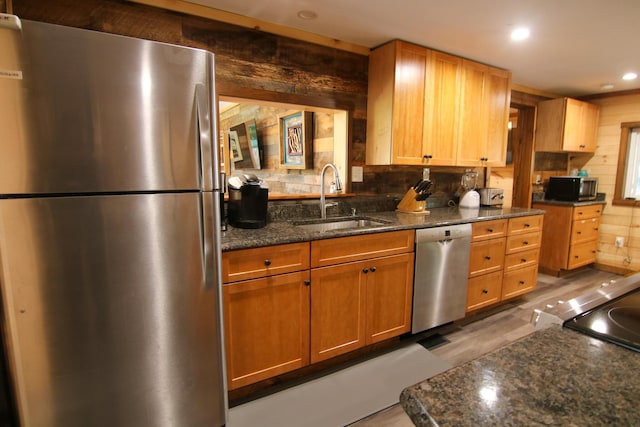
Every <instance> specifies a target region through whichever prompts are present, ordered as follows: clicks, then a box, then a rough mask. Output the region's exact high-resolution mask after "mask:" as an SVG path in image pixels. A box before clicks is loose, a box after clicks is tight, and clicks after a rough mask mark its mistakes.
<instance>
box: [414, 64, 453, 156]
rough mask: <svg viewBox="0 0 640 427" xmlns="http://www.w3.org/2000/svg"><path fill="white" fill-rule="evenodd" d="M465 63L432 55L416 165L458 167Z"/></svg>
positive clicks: (427, 77)
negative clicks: (459, 127)
mask: <svg viewBox="0 0 640 427" xmlns="http://www.w3.org/2000/svg"><path fill="white" fill-rule="evenodd" d="M461 68H462V59H461V58H458V57H456V56H453V55H448V54H446V53H442V52H437V51H430V52H429V55H428V56H427V68H426V74H425V93H424V96H425V102H424V129H423V133H422V150H421V153H420V158H415V159H414V161H415V162H416V164H420V163H421V162H423V161H424V162H423V163H425V164H427V165H431V166H455V165H456V160H457V155H458V153H457V144H456V126H457V124H458V117H457V116H458V90H459V85H460V72H461Z"/></svg>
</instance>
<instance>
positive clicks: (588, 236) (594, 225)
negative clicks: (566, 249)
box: [571, 218, 600, 244]
mask: <svg viewBox="0 0 640 427" xmlns="http://www.w3.org/2000/svg"><path fill="white" fill-rule="evenodd" d="M599 229H600V218H589V219H583V220H579V221H573V227H572V228H571V243H572V244H574V243H582V242H587V241H590V240H598V236H599V235H600V231H599Z"/></svg>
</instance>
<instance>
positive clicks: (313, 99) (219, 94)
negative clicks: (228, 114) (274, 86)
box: [216, 85, 354, 200]
mask: <svg viewBox="0 0 640 427" xmlns="http://www.w3.org/2000/svg"><path fill="white" fill-rule="evenodd" d="M220 98H224V99H223V100H228V99H229V100H240V101H243V102H244V101H252V100H255V101H257V102H264V103H267V104H268V103H275V104H294V105H300V106H309V107H312V108H322V109H328V110H343V111H346V113H347V147H346V153H345V155H346V165H345V168H346V170H347V171H348V172H350V171H351V143H352V142H351V138H352V127H353V111H354V105H353V104H352V103H347V102H340V101H339V100H337V99H331V98H327V97H321V96H312V95H302V94H294V93H284V92H273V91H268V90H262V89H253V88H245V87H240V86H227V85H218V87H217V88H216V105H217V106H218V105H220ZM217 106H216V114H217V117H216V120H217V121H218V123H219V121H220V112H219V111H218V107H217ZM343 181H345V182H343V184H344V189H343V192H342V193H341V194H338V195H332V197H333V196H336V197H341V196H342V197H344V196H353V194H351V173H348V179H346V180H343ZM318 197H320V193H299V194H290V195H289V194H275V195H271V194H269V200H294V199H317V198H318Z"/></svg>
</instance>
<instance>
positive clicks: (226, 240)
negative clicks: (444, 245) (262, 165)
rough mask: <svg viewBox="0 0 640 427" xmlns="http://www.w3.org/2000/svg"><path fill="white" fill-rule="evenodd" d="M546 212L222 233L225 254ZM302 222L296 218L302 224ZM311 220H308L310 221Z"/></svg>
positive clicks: (439, 212)
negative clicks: (318, 229) (321, 229)
mask: <svg viewBox="0 0 640 427" xmlns="http://www.w3.org/2000/svg"><path fill="white" fill-rule="evenodd" d="M542 214H544V210H541V209H528V208H494V207H487V208H485V207H481V208H479V209H463V208H458V207H447V208H433V209H430V210H429V214H428V215H426V214H413V213H403V212H397V211H391V212H373V213H362V214H358V215H357V216H358V217H361V218H362V217H366V218H371V219H377V220H381V221H384V222H385V224H384V225H378V226H372V227H363V228H355V229H343V230H333V231H331V232H324V233H319V232H311V231H306V230H303V229H301V228H299V227H296V226H295V225H293V224H292V222H291V221H276V222H270V223H268V224H267V225H266V227H263V228H258V229H242V228H234V227H231V226H228V228H227V230H226V231H223V232H222V233H221V243H222V250H223V251H229V250H235V249H247V248H254V247H260V246H270V245H278V244H284V243H296V242H305V241H311V240H319V239H329V238H334V237H344V236H355V235H360V234H370V233H381V232H387V231H397V230H409V229H418V228H430V227H439V226H444V225H453V224H463V223H470V222H477V221H488V220H493V219H503V218H512V217H518V216H530V215H542ZM299 219H301V218H292V220H299ZM306 219H308V218H306Z"/></svg>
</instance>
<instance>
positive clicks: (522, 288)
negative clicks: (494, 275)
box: [500, 263, 538, 299]
mask: <svg viewBox="0 0 640 427" xmlns="http://www.w3.org/2000/svg"><path fill="white" fill-rule="evenodd" d="M537 280H538V265H537V263H536V265H533V266H531V267H526V268H521V269H516V270H512V271H510V272H506V273H504V277H503V279H502V293H501V297H500V299H508V298H513V297H517V296H519V295H523V294H526V293H528V292H531V291H532V290H534V289H535V287H536V281H537Z"/></svg>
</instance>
